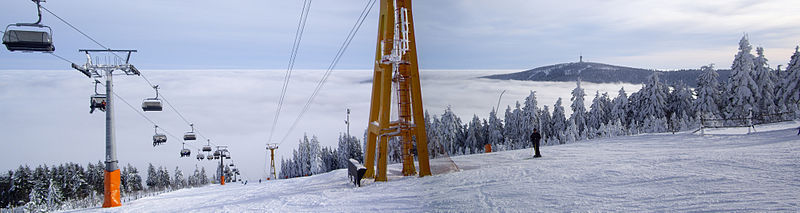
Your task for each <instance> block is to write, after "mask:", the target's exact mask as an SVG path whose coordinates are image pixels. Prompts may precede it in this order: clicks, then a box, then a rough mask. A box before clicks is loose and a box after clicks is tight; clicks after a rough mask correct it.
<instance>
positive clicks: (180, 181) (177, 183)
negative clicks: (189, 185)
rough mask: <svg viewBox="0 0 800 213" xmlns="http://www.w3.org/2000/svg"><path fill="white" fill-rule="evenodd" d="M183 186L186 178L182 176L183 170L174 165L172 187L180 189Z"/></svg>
mask: <svg viewBox="0 0 800 213" xmlns="http://www.w3.org/2000/svg"><path fill="white" fill-rule="evenodd" d="M184 187H186V179H185V178H184V177H183V171H181V169H180V168H178V167H177V166H176V167H175V176H174V177H173V178H172V188H173V189H182V188H184Z"/></svg>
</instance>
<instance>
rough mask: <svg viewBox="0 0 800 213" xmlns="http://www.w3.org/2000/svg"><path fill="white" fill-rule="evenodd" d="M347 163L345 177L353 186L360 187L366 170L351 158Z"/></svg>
mask: <svg viewBox="0 0 800 213" xmlns="http://www.w3.org/2000/svg"><path fill="white" fill-rule="evenodd" d="M348 162H349V163H348V164H347V176H348V177H350V181H352V182H353V185H355V186H359V187H361V179H362V178H364V173H366V172H367V168H366V167H364V166H363V165H361V164H360V163H358V161H357V160H355V159H352V158H350V160H349V161H348Z"/></svg>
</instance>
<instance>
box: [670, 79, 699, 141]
mask: <svg viewBox="0 0 800 213" xmlns="http://www.w3.org/2000/svg"><path fill="white" fill-rule="evenodd" d="M693 101H694V98H693V97H692V91H691V90H690V89H689V87H688V86H687V85H686V84H685V83H683V81H680V82H678V84H676V85H675V86H673V90H672V92H671V93H669V96H668V99H667V105H668V107H667V109H668V112H667V118H669V119H668V122H669V127H670V130H672V131H680V130H682V129H683V128H685V127H682V125H681V124H682V123H686V122H687V121H685V120H682V119H684V118H686V116H685V115H694V114H695V113H694V112H693V111H692V102H693Z"/></svg>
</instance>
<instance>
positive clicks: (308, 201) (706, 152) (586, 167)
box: [89, 122, 800, 212]
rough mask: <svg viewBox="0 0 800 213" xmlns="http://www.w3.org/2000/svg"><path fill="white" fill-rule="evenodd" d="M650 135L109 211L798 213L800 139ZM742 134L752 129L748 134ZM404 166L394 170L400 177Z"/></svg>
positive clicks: (253, 186) (180, 194)
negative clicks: (420, 171) (432, 171)
mask: <svg viewBox="0 0 800 213" xmlns="http://www.w3.org/2000/svg"><path fill="white" fill-rule="evenodd" d="M796 126H797V124H796V123H795V122H788V123H784V124H783V128H778V127H775V126H773V127H771V128H772V129H782V130H773V131H759V132H756V133H753V134H749V135H716V136H712V135H706V136H700V135H693V134H690V133H687V132H684V133H678V134H674V135H673V134H652V135H639V136H629V137H616V138H607V139H599V140H589V141H582V142H579V143H574V144H566V145H558V146H545V147H543V148H542V155H543V156H544V157H543V158H539V159H530V156H531V155H532V151H531V149H526V150H515V151H506V152H495V153H489V154H477V155H468V156H458V157H454V158H453V160H454V161H455V162H456V164H457V165H458V166H459V168H460V169H461V171H460V172H453V173H448V174H439V175H434V176H430V177H424V178H417V177H399V176H392V177H390V181H388V182H383V183H371V181H365V182H364V183H365V184H364V186H363V187H361V188H354V187H353V186H352V184H351V183H348V179H347V175H346V169H342V170H336V171H333V172H330V173H327V174H322V175H315V176H311V177H303V178H295V179H288V180H278V181H269V182H264V183H261V184H258V182H257V181H252V180H251V181H250V183H249V184H247V185H241V184H239V183H232V184H228V185H225V186H219V185H213V186H208V187H202V188H194V189H183V190H178V191H174V192H170V193H165V194H161V195H158V196H155V197H149V198H143V199H140V200H136V201H132V202H129V203H125V204H123V206H122V207H119V208H112V209H89V211H109V212H120V211H121V212H376V211H389V212H439V211H447V212H506V211H507V212H540V211H543V212H554V211H557V212H563V211H626V212H630V211H668V212H672V211H680V212H684V211H724V212H728V211H747V212H750V211H755V212H763V211H781V212H798V211H800V136H798V135H796V134H797V130H796V129H793V128H794V127H796ZM744 131H745V132H746V129H745V130H744ZM400 166H401V165H399V164H394V165H390V168H391V172H392V174H397V173H399V172H398V170H399V169H400Z"/></svg>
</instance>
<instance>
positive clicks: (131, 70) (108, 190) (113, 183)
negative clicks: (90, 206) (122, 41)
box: [72, 49, 140, 208]
mask: <svg viewBox="0 0 800 213" xmlns="http://www.w3.org/2000/svg"><path fill="white" fill-rule="evenodd" d="M78 51H79V52H84V53H85V54H86V58H87V60H86V64H84V65H83V66H79V65H77V64H72V68H75V69H76V70H78V71H80V72H81V73H83V74H84V75H86V77H90V78H101V77H103V76H105V78H106V85H105V86H106V106H105V112H106V131H105V132H106V154H105V159H106V160H105V164H106V166H105V174H104V179H103V188H104V193H103V194H104V199H103V207H104V208H105V207H116V206H121V205H122V202H121V200H120V185H121V184H120V183H121V180H120V171H119V166H118V161H117V145H116V140H115V139H116V138H115V131H114V101H113V100H114V95H113V94H114V81H113V76H114V75H113V73H114V71H122V72H124V73H125V74H126V75H139V74H140V73H139V70H137V69H136V68H135V67H134V66H133V65H131V64H130V63H129V60H130V58H131V53H134V52H136V50H111V49H107V50H78ZM93 52H105V53H112V54H115V53H116V52H127V53H128V57H127V58H126V59H125V62H124V63H122V62H121V61H115V63H110V64H93V63H92V56H91V53H93Z"/></svg>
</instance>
